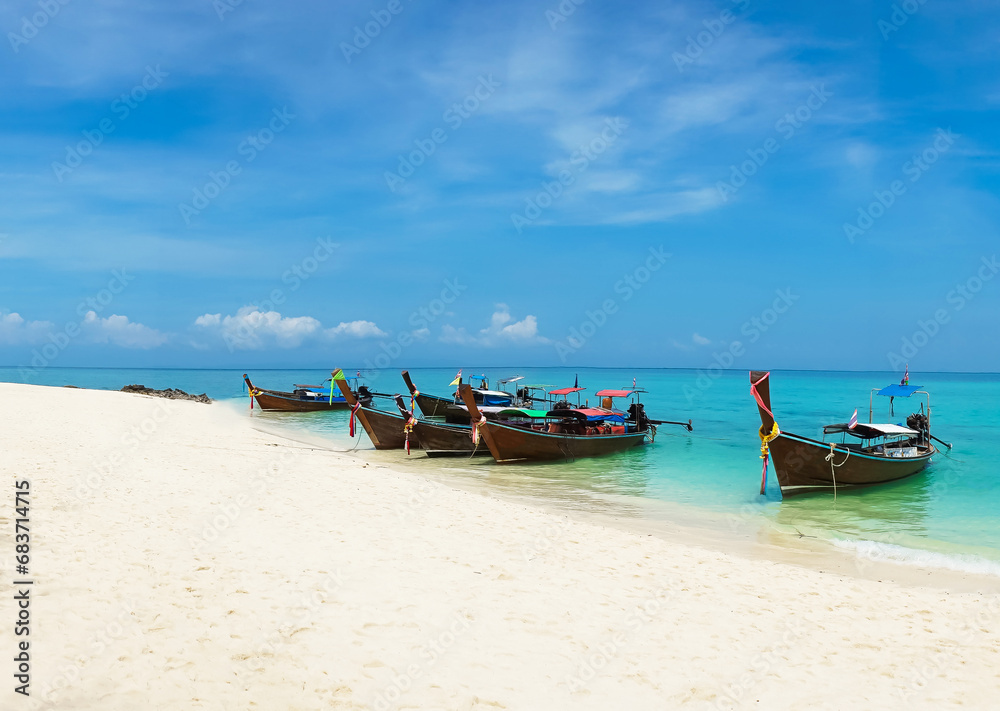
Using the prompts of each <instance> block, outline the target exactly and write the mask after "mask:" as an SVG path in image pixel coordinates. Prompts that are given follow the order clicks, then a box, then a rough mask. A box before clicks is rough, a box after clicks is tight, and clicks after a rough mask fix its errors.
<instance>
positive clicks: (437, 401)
mask: <svg viewBox="0 0 1000 711" xmlns="http://www.w3.org/2000/svg"><path fill="white" fill-rule="evenodd" d="M477 379H481V380H482V383H483V385H484V387H480V388H474V389H473V391H472V392H473V396H474V397H475V400H476V402H477V403H478V404H480V405H488V406H497V407H510V406H512V405H513V404H514V396H513V395H511V394H510V393H507V392H503V391H500V390H490V389H489V388H488V387H485V386H486V385H487V381H486V379H485V376H478V378H477ZM403 382H405V383H406V387H407V388H408V389H409V391H410V396H411V397H412V398H413V400H414V401H415V402H416V404H417V407H418V408H420V413H421V414H422V415H423V416H424V417H443V418H444V419H445V422H447V423H448V424H458V425H467V424H469V411H468V410H466V409H465V408H464V407H462V405H461V404H460V402H461V401H460V400H459V398H458V395H457V393H456V395H455V397H453V398H445V397H438V396H437V395H425V394H424V393H422V392H420V391H419V390H417V387H416V386H415V385H414V384H413V380H412V379H411V378H410V373H409V372H408V371H406V370H404V371H403ZM459 387H461V383H459Z"/></svg>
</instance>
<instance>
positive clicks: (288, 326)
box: [194, 306, 388, 350]
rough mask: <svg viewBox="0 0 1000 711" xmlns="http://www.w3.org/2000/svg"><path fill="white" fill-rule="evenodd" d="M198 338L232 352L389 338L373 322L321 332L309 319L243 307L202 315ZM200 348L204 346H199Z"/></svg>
mask: <svg viewBox="0 0 1000 711" xmlns="http://www.w3.org/2000/svg"><path fill="white" fill-rule="evenodd" d="M194 326H195V330H196V333H197V334H198V335H199V336H215V337H217V338H220V339H221V340H222V341H223V342H225V344H226V345H227V346H229V347H231V348H232V349H233V350H260V349H263V348H269V347H276V348H283V349H288V348H297V347H299V346H300V345H302V344H303V343H305V342H308V341H333V340H338V339H365V338H384V337H385V336H387V335H388V334H387V333H386V332H385V331H383V330H382V329H380V328H379V327H378V326H376V325H375V324H374V323H373V322H372V321H349V322H344V321H341V322H340V323H339V324H337V325H336V326H333V327H332V328H326V329H325V328H323V324H322V323H321V322H320V321H319V319H316V318H313V317H312V316H282V315H281V314H280V313H279V312H277V311H260V310H259V309H258V308H257V307H255V306H243V307H242V308H240V309H239V310H238V311H237V312H236V313H235V314H232V315H226V316H223V315H222V314H221V313H217V314H204V315H203V316H199V317H198V318H196V319H195V321H194ZM201 345H204V343H202V344H201Z"/></svg>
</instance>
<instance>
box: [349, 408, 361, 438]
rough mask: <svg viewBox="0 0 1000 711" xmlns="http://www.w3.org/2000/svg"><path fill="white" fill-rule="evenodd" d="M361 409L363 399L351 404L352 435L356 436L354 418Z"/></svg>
mask: <svg viewBox="0 0 1000 711" xmlns="http://www.w3.org/2000/svg"><path fill="white" fill-rule="evenodd" d="M360 409H361V401H360V400H356V401H355V402H354V404H353V405H351V422H350V433H351V437H353V436H354V427H355V426H354V418H355V416H356V415H357V414H358V410H360Z"/></svg>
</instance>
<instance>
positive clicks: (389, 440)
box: [357, 407, 420, 449]
mask: <svg viewBox="0 0 1000 711" xmlns="http://www.w3.org/2000/svg"><path fill="white" fill-rule="evenodd" d="M357 418H358V420H360V421H361V426H362V427H364V428H365V432H367V433H368V438H369V439H370V440H371V441H372V444H373V445H375V449H403V448H404V447H406V432H405V431H404V430H403V427H404V426H405V425H406V420H405V419H404V418H403V416H402V415H397V414H396V413H393V412H386V411H385V410H378V409H375V408H371V407H362V408H361V411H360V412H359V413H358V415H357ZM410 449H420V438H419V437H418V436H417V434H416V432H411V433H410Z"/></svg>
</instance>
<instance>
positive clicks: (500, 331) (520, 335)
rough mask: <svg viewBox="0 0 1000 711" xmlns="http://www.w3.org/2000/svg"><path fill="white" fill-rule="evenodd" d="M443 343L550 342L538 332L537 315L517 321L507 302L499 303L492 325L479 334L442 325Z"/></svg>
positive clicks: (469, 344) (471, 344)
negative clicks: (511, 313)
mask: <svg viewBox="0 0 1000 711" xmlns="http://www.w3.org/2000/svg"><path fill="white" fill-rule="evenodd" d="M440 340H441V341H442V342H443V343H454V344H457V345H463V346H484V347H493V346H499V345H536V344H543V343H549V342H550V341H549V339H548V338H545V337H544V336H541V335H539V333H538V319H537V318H536V317H535V316H532V315H528V316H525V317H524V318H523V319H521V320H520V321H515V320H514V318H513V317H512V316H511V315H510V309H509V308H508V306H507V304H497V305H496V311H494V312H493V316H492V317H491V318H490V325H489V326H487V327H486V328H484V329H481V330H480V331H479V332H478V333H477V334H475V335H473V334H469V333H468V332H467V331H466V330H465V329H464V328H455V327H454V326H452V325H451V324H445V325H444V326H442V327H441V339H440Z"/></svg>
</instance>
